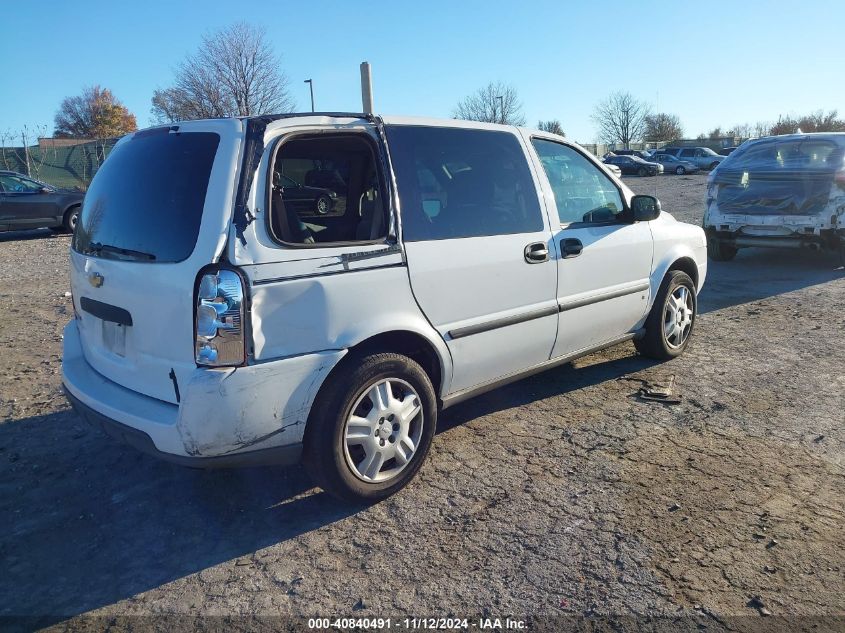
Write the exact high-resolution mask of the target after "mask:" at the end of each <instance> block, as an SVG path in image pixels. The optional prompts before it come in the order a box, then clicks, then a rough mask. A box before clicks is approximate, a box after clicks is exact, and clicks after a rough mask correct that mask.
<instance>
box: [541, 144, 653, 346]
mask: <svg viewBox="0 0 845 633" xmlns="http://www.w3.org/2000/svg"><path fill="white" fill-rule="evenodd" d="M531 142H532V145H533V146H534V148H535V149H536V151H537V155H538V157H539V161H540V164H541V165H542V170H543V172H544V173H545V174H546V176H547V179H548V185H547V186H548V187H549V188H550V190H551V195H550V196H549V197H550V198H552V199H553V200H554V202H555V206H556V208H557V214H558V218H559V220H560V229H559V230H558V231H557V232H556V234H555V244H556V246H557V249H558V253H559V259H558V266H559V268H558V289H557V299H558V304H559V308H560V322H559V325H558V333H557V341H556V342H555V347H554V351H553V352H552V357H558V356H563V355H566V354H570V353H573V352H577V351H579V350H584V349H588V348H590V347H594V346H596V345H599V344H602V343H605V342H607V341H611V340H613V339H615V338H617V337H619V336H622V335H624V334H626V333H628V332H631V331H633V330H634V329H635V328H636V327H637V326H638V324H639V323H640V322H641V320H642V318H643V317H644V316H645V312H646V307H647V306H648V303H649V302H648V298H649V276H650V274H651V266H652V256H653V250H654V247H653V243H652V235H651V228H650V227H649V224H648V222H631V221H630V218H629V215H628V211H627V205H626V204H625V202H624V197H623V195H622V192H621V191H620V189H619V187H617V185H615V184H614V183H613V181H612V180H611V179H610V178H609V177H608V176H607V175H606V174H605V173H604V172H603V171H602V170H601V169H600V168H599V167H598V166H597V165H596V164H595V163H593V162H592V161H591V160H589V159H588V158H587V157H586V156H585V155H584V154H582V153H581V152H580V151H579V150H578V149H576V148H574V147H572V146H570V145H566V144H563V143H559V142H557V141H553V140H551V139H545V138H540V137H534V138H532V140H531Z"/></svg>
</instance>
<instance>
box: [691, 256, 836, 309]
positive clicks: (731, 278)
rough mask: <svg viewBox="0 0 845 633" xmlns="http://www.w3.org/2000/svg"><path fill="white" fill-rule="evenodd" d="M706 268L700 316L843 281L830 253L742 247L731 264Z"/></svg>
mask: <svg viewBox="0 0 845 633" xmlns="http://www.w3.org/2000/svg"><path fill="white" fill-rule="evenodd" d="M707 266H708V268H707V280H706V281H705V283H704V288H703V290H702V291H701V294H700V296H699V300H698V311H699V313H701V314H704V313H707V312H712V311H714V310H721V309H723V308H728V307H730V306H735V305H740V304H743V303H751V302H753V301H760V300H763V299H767V298H769V297H774V296H776V295H781V294H784V293H787V292H792V291H793V290H800V289H802V288H807V287H809V286H816V285H819V284H824V283H827V282H829V281H833V280H836V279H845V270H843V269H842V266H841V264H840V262H839V256H838V255H836V254H834V253H831V252H815V251H808V250H780V249H765V248H745V249H741V250H740V251H739V253H738V254H737V256H736V258H735V259H734V260H733V261H729V262H714V261H713V260H710V261H708V262H707Z"/></svg>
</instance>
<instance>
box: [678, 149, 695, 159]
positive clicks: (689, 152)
mask: <svg viewBox="0 0 845 633" xmlns="http://www.w3.org/2000/svg"><path fill="white" fill-rule="evenodd" d="M692 156H695V150H692V149H682V150H681V158H690V157H692Z"/></svg>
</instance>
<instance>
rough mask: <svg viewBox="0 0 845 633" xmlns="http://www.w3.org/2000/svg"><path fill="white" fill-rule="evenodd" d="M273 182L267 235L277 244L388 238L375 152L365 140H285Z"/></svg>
mask: <svg viewBox="0 0 845 633" xmlns="http://www.w3.org/2000/svg"><path fill="white" fill-rule="evenodd" d="M272 178H273V183H272V190H271V199H270V230H271V232H272V234H273V236H274V237H275V238H276V239H277V240H279V241H280V242H284V243H287V244H301V245H314V244H330V243H337V242H355V241H363V242H367V241H374V240H378V239H380V238H383V237H385V236H386V235H387V207H386V205H384V204H383V202H382V194H381V191H382V188H381V186H380V184H379V176H378V169H377V161H376V159H375V149H374V147H373V145H372V144H371V142H370V141H368V140H367V139H366V138H365V137H364V136H363V135H360V134H359V135H354V134H346V135H321V136H319V137H314V136H310V137H309V136H301V137H294V138H292V139H290V140H283V141H282V144H281V146H279V148H278V150H277V152H276V158H275V161H274V163H273V170H272Z"/></svg>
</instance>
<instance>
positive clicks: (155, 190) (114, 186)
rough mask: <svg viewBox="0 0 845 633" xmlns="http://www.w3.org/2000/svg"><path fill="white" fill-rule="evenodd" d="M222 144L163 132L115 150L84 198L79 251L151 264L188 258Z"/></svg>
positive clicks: (204, 136) (208, 137)
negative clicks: (215, 160)
mask: <svg viewBox="0 0 845 633" xmlns="http://www.w3.org/2000/svg"><path fill="white" fill-rule="evenodd" d="M219 142H220V137H219V136H218V135H217V134H213V133H209V132H202V133H181V134H180V133H172V132H168V131H167V130H164V129H161V128H159V129H154V130H151V131H149V132H146V133H141V134H136V135H135V137H133V138H132V139H131V140H129V141H126V142H124V143H121V144H120V145H118V146H116V147H115V149H114V150H113V151H112V153H111V154H110V155H109V157H108V160H106V162H105V163H103V166H102V167H101V168H100V170H99V171H98V172H97V175H96V176H95V178H94V180H93V182H92V183H91V187H90V188H89V189H88V192H87V194H86V195H85V201H84V204H83V207H82V213H81V214H80V217H79V225H78V226H77V229H76V232H75V233H74V238H73V248H74V250H76V251H77V252H79V253H82V254H85V255H92V256H95V257H104V258H110V259H131V260H137V261H146V262H153V261H155V262H179V261H182V260H184V259H186V258H187V257H188V256H190V254H191V253H192V252H193V250H194V245H195V244H196V241H197V234H198V233H199V227H200V221H201V219H202V210H203V206H204V204H205V195H206V190H207V189H208V180H209V175H210V173H211V166H212V163H213V162H214V157H215V155H216V153H217V145H218V143H219Z"/></svg>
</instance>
